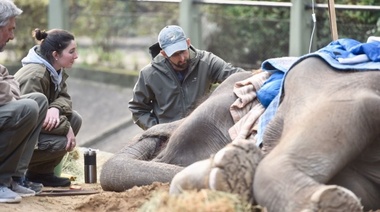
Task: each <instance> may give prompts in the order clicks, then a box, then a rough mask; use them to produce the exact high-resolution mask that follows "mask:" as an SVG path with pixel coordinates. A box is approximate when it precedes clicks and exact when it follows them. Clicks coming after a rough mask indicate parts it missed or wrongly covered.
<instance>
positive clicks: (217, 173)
mask: <svg viewBox="0 0 380 212" xmlns="http://www.w3.org/2000/svg"><path fill="white" fill-rule="evenodd" d="M262 157H263V155H262V153H261V151H260V149H259V148H258V147H256V146H255V144H254V143H253V142H250V141H248V140H244V139H237V140H234V141H232V142H231V143H230V144H228V145H227V146H225V147H224V148H223V149H221V150H219V151H218V152H217V153H216V154H215V155H214V156H212V157H211V158H210V159H207V160H203V161H199V162H196V163H194V164H192V165H190V166H188V167H186V168H185V169H184V170H183V171H181V172H180V173H178V174H177V175H176V176H175V177H174V178H173V180H172V182H171V185H170V192H171V193H180V192H181V191H182V190H190V189H198V190H199V189H212V190H217V191H224V192H229V193H235V194H238V195H240V196H241V197H242V199H244V200H245V201H247V202H251V203H254V202H255V201H254V198H253V190H252V185H253V176H254V174H255V169H256V167H257V165H258V163H259V161H260V160H261V159H262Z"/></svg>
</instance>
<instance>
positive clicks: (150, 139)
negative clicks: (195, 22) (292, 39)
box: [99, 71, 267, 191]
mask: <svg viewBox="0 0 380 212" xmlns="http://www.w3.org/2000/svg"><path fill="white" fill-rule="evenodd" d="M253 74H254V73H253V71H245V72H237V73H234V74H232V75H231V76H229V77H228V78H227V79H226V80H224V81H223V82H222V83H221V84H220V85H218V86H217V87H216V89H215V90H214V91H213V92H212V93H211V94H210V95H209V96H208V97H205V99H206V100H204V101H202V102H201V103H200V104H199V105H198V106H197V107H196V109H194V110H193V111H192V112H191V113H190V114H189V115H188V116H186V117H185V118H183V119H181V120H178V121H174V122H171V123H163V124H158V125H155V126H153V127H151V128H149V129H148V130H146V131H144V132H142V133H141V134H139V135H137V136H135V137H134V138H133V139H132V141H131V142H130V143H131V144H130V145H126V146H125V147H124V148H123V149H122V150H120V151H119V152H117V153H116V154H115V155H114V156H113V157H111V158H110V159H109V160H108V161H106V162H105V163H104V164H103V166H102V170H101V173H100V177H99V178H100V184H101V186H102V189H103V190H105V191H124V190H126V189H129V188H131V187H133V186H142V185H149V184H151V183H153V182H164V183H165V182H170V181H171V180H172V178H173V177H174V175H175V174H177V173H178V172H180V171H181V170H182V169H183V168H184V167H186V166H188V165H190V164H192V163H194V162H196V161H199V160H203V159H207V158H209V157H210V155H212V154H215V153H216V152H217V151H219V150H220V149H221V148H223V147H225V146H226V144H228V143H230V142H231V139H230V136H229V133H228V129H229V128H230V127H231V126H232V125H233V124H234V121H233V119H232V117H231V115H228V114H229V108H230V105H231V104H232V103H233V102H234V101H235V100H236V99H237V97H236V96H235V95H234V93H233V92H232V90H233V87H234V84H235V82H238V81H241V80H244V79H247V78H249V77H251V76H252V75H253ZM257 75H258V76H260V78H261V81H262V82H264V81H265V79H266V78H267V75H265V74H263V75H260V74H257ZM221 114H223V115H221Z"/></svg>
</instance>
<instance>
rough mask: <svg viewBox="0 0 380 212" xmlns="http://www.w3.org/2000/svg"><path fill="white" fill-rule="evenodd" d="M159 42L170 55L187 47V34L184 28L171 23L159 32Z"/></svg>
mask: <svg viewBox="0 0 380 212" xmlns="http://www.w3.org/2000/svg"><path fill="white" fill-rule="evenodd" d="M158 43H159V44H160V47H161V49H162V50H164V51H165V53H166V55H168V57H170V56H172V55H173V54H174V53H175V52H178V51H183V50H186V49H187V43H186V35H185V33H184V32H183V29H182V28H181V27H179V26H176V25H170V26H166V27H165V28H163V29H162V30H161V32H160V34H158Z"/></svg>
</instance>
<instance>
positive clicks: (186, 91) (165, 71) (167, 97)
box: [128, 46, 245, 130]
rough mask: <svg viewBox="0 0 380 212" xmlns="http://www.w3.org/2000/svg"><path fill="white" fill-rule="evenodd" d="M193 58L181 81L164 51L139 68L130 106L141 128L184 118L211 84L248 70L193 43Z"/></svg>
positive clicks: (208, 90) (191, 50) (191, 51)
mask: <svg viewBox="0 0 380 212" xmlns="http://www.w3.org/2000/svg"><path fill="white" fill-rule="evenodd" d="M190 58H191V62H190V66H189V70H188V72H187V74H186V76H185V78H184V81H183V83H182V84H181V83H180V81H179V80H178V78H177V75H176V73H175V72H174V70H173V69H172V67H171V65H170V63H169V61H167V59H165V58H164V56H162V55H161V54H158V55H157V56H156V57H155V58H154V59H153V61H152V62H151V63H150V64H149V65H147V66H146V67H144V68H143V69H142V70H141V71H140V74H139V77H138V80H137V82H136V85H135V87H134V89H133V96H132V99H131V100H130V101H129V105H128V107H129V109H130V111H131V112H132V117H133V120H134V122H135V123H136V124H137V125H138V126H140V127H141V128H142V129H144V130H145V129H148V128H150V127H152V126H153V125H156V124H158V123H168V122H172V121H176V120H179V119H181V118H184V117H185V116H186V115H187V114H188V113H189V112H190V111H192V110H193V109H194V108H195V106H196V104H197V102H198V101H199V100H200V98H201V97H203V96H205V95H206V94H208V93H209V92H210V89H211V86H212V84H215V83H221V82H223V81H224V80H225V79H226V78H227V77H228V76H230V75H231V74H233V73H235V72H241V71H245V70H243V69H241V68H236V67H233V66H232V65H231V64H229V63H226V62H225V61H224V60H222V59H221V58H219V57H218V56H216V55H214V54H212V53H210V52H207V51H203V50H198V49H195V48H194V47H193V46H191V47H190Z"/></svg>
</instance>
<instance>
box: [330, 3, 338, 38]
mask: <svg viewBox="0 0 380 212" xmlns="http://www.w3.org/2000/svg"><path fill="white" fill-rule="evenodd" d="M328 7H329V16H330V30H331V37H332V40H338V28H337V25H336V15H335V2H334V0H328Z"/></svg>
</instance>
